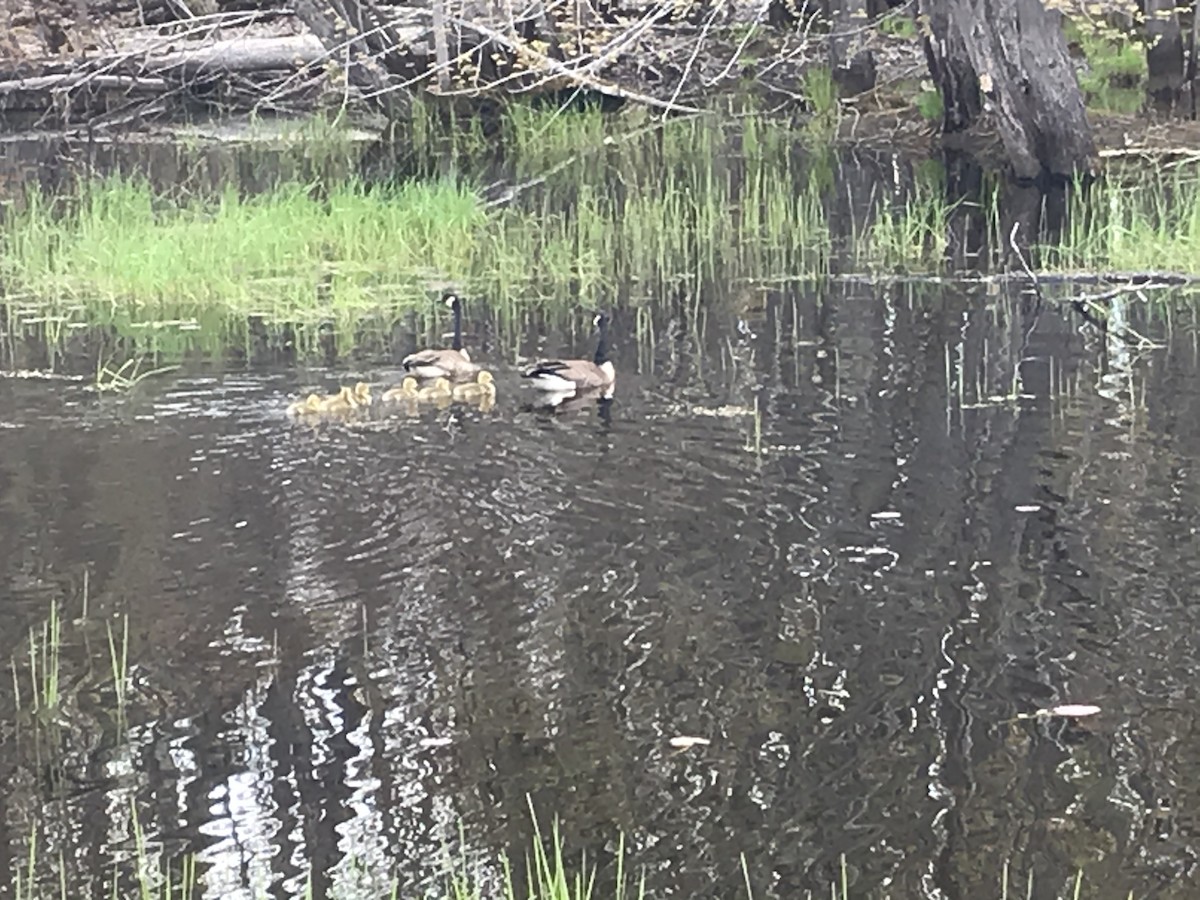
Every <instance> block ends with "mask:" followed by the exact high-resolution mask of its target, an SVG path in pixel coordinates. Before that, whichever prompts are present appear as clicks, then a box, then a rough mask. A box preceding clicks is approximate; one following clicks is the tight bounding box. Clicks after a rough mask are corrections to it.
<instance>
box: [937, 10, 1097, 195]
mask: <svg viewBox="0 0 1200 900" xmlns="http://www.w3.org/2000/svg"><path fill="white" fill-rule="evenodd" d="M926 7H927V8H928V11H929V13H930V15H929V27H930V30H931V32H932V34H931V35H930V37H929V40H928V42H927V46H930V47H931V48H932V52H931V54H930V59H931V65H930V71H931V74H933V75H934V80H935V81H937V82H938V87H939V88H940V89H941V90H942V92H943V93H942V102H943V103H944V104H945V106H946V109H947V117H949V116H950V115H951V113H950V110H951V109H952V108H953V109H954V110H955V113H954V115H955V116H957V117H958V118H959V119H960V120H961V118H962V117H963V115H964V114H969V113H970V112H971V106H970V104H969V102H968V101H969V97H967V96H965V94H966V91H967V90H968V89H969V79H968V80H966V81H964V79H963V78H962V72H963V70H964V69H965V68H969V69H970V70H971V71H973V72H974V74H975V77H976V79H978V84H979V87H980V89H981V90H982V91H983V94H984V96H985V97H986V98H987V100H988V103H987V105H986V107H985V108H986V110H987V111H989V112H991V113H993V114H994V116H995V118H996V127H997V130H998V131H999V134H1000V139H1001V140H1002V141H1003V142H1004V149H1005V152H1006V154H1007V156H1008V161H1009V164H1010V165H1011V166H1012V169H1013V172H1014V173H1015V174H1016V176H1017V177H1018V178H1022V179H1039V178H1044V177H1046V176H1049V177H1051V178H1053V179H1064V178H1071V177H1072V176H1074V175H1076V174H1078V173H1081V172H1088V171H1090V170H1091V168H1092V165H1093V157H1094V155H1095V145H1094V144H1093V142H1092V132H1091V127H1090V126H1089V125H1088V121H1087V115H1086V113H1085V111H1084V107H1083V97H1082V95H1081V94H1080V91H1079V85H1078V83H1077V82H1076V81H1075V70H1074V68H1073V66H1072V64H1071V59H1070V57H1069V56H1068V54H1067V45H1066V41H1064V40H1063V35H1062V28H1061V24H1060V23H1061V17H1060V15H1059V14H1058V13H1057V12H1049V11H1047V10H1046V9H1045V8H1044V7H1043V6H1042V4H1041V0H928V3H927V4H926ZM934 13H942V14H941V15H935V14H934ZM939 28H942V29H945V30H944V31H941V32H940V33H939V31H938V29H939ZM963 51H965V54H966V58H965V59H960V58H958V56H957V54H959V53H962V52H963ZM934 61H939V62H941V63H944V65H942V67H941V68H940V69H939V68H936V67H935V65H934ZM939 76H940V77H939ZM960 124H961V122H960Z"/></svg>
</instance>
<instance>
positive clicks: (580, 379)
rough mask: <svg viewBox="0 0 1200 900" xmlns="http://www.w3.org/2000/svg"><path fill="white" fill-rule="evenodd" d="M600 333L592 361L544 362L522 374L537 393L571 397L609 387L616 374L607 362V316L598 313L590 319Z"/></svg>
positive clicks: (553, 360) (609, 361)
mask: <svg viewBox="0 0 1200 900" xmlns="http://www.w3.org/2000/svg"><path fill="white" fill-rule="evenodd" d="M593 322H594V324H595V325H596V328H597V329H598V330H599V332H600V338H599V340H598V341H597V342H596V355H595V356H594V357H592V359H590V360H589V359H543V360H541V361H540V362H538V363H537V364H536V365H534V366H533V367H532V368H529V369H526V370H525V371H524V372H522V373H521V377H522V378H528V379H529V380H530V382H531V383H532V384H533V386H534V387H535V388H537V389H538V390H539V391H548V392H553V393H556V394H573V393H575V392H576V391H587V390H592V389H593V388H605V387H608V386H609V385H611V384H612V383H613V381H615V380H616V377H617V373H616V370H615V369H614V368H613V364H612V361H611V360H610V359H609V358H608V316H606V315H605V314H604V313H598V314H597V315H596V318H595V319H593Z"/></svg>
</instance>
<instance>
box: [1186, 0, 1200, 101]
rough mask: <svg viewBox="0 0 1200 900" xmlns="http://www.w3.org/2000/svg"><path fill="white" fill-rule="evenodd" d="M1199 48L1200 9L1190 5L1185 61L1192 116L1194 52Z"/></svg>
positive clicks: (1194, 74)
mask: <svg viewBox="0 0 1200 900" xmlns="http://www.w3.org/2000/svg"><path fill="white" fill-rule="evenodd" d="M1198 50H1200V9H1197V8H1196V7H1195V6H1193V7H1192V30H1191V31H1189V32H1188V62H1187V83H1188V106H1189V109H1190V110H1191V114H1192V118H1193V119H1194V118H1196V87H1197V86H1196V76H1197V75H1198V74H1200V72H1197V69H1198V68H1200V67H1197V65H1196V53H1197V51H1198Z"/></svg>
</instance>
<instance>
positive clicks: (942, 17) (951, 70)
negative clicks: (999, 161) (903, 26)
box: [917, 0, 983, 134]
mask: <svg viewBox="0 0 1200 900" xmlns="http://www.w3.org/2000/svg"><path fill="white" fill-rule="evenodd" d="M917 11H918V14H919V15H920V17H922V18H924V19H925V20H926V21H927V22H928V26H927V28H926V31H925V36H924V40H923V41H922V43H923V44H924V47H925V61H926V62H927V63H928V64H929V75H930V77H931V78H932V79H933V83H934V84H935V85H936V86H937V89H938V91H939V92H940V93H941V95H942V130H943V131H944V132H945V133H946V134H954V133H955V132H958V131H965V130H966V129H967V128H969V127H971V125H972V124H973V123H974V122H975V120H976V119H978V118H979V114H980V113H981V112H983V98H982V96H980V93H979V79H978V78H976V77H975V70H974V69H973V68H972V67H971V59H970V57H969V56H968V55H967V45H966V44H964V43H963V39H962V35H960V34H959V33H958V30H957V29H955V28H951V27H950V11H949V9H948V8H947V4H946V2H945V0H920V3H919V4H918V5H917Z"/></svg>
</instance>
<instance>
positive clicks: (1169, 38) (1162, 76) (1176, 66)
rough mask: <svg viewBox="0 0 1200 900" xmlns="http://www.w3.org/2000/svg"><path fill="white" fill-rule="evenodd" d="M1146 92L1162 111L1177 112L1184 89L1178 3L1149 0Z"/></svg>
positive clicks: (1166, 0) (1181, 33)
mask: <svg viewBox="0 0 1200 900" xmlns="http://www.w3.org/2000/svg"><path fill="white" fill-rule="evenodd" d="M1145 4H1146V36H1147V37H1148V38H1150V46H1149V47H1147V48H1146V69H1147V79H1146V93H1147V94H1149V96H1150V102H1151V103H1152V104H1153V105H1154V108H1155V109H1157V110H1158V111H1159V112H1164V113H1170V112H1173V111H1174V110H1175V108H1176V106H1177V105H1178V104H1179V101H1180V94H1181V92H1182V90H1183V81H1184V70H1183V31H1182V30H1181V29H1180V27H1179V14H1178V13H1177V12H1176V11H1175V3H1174V0H1145Z"/></svg>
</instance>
